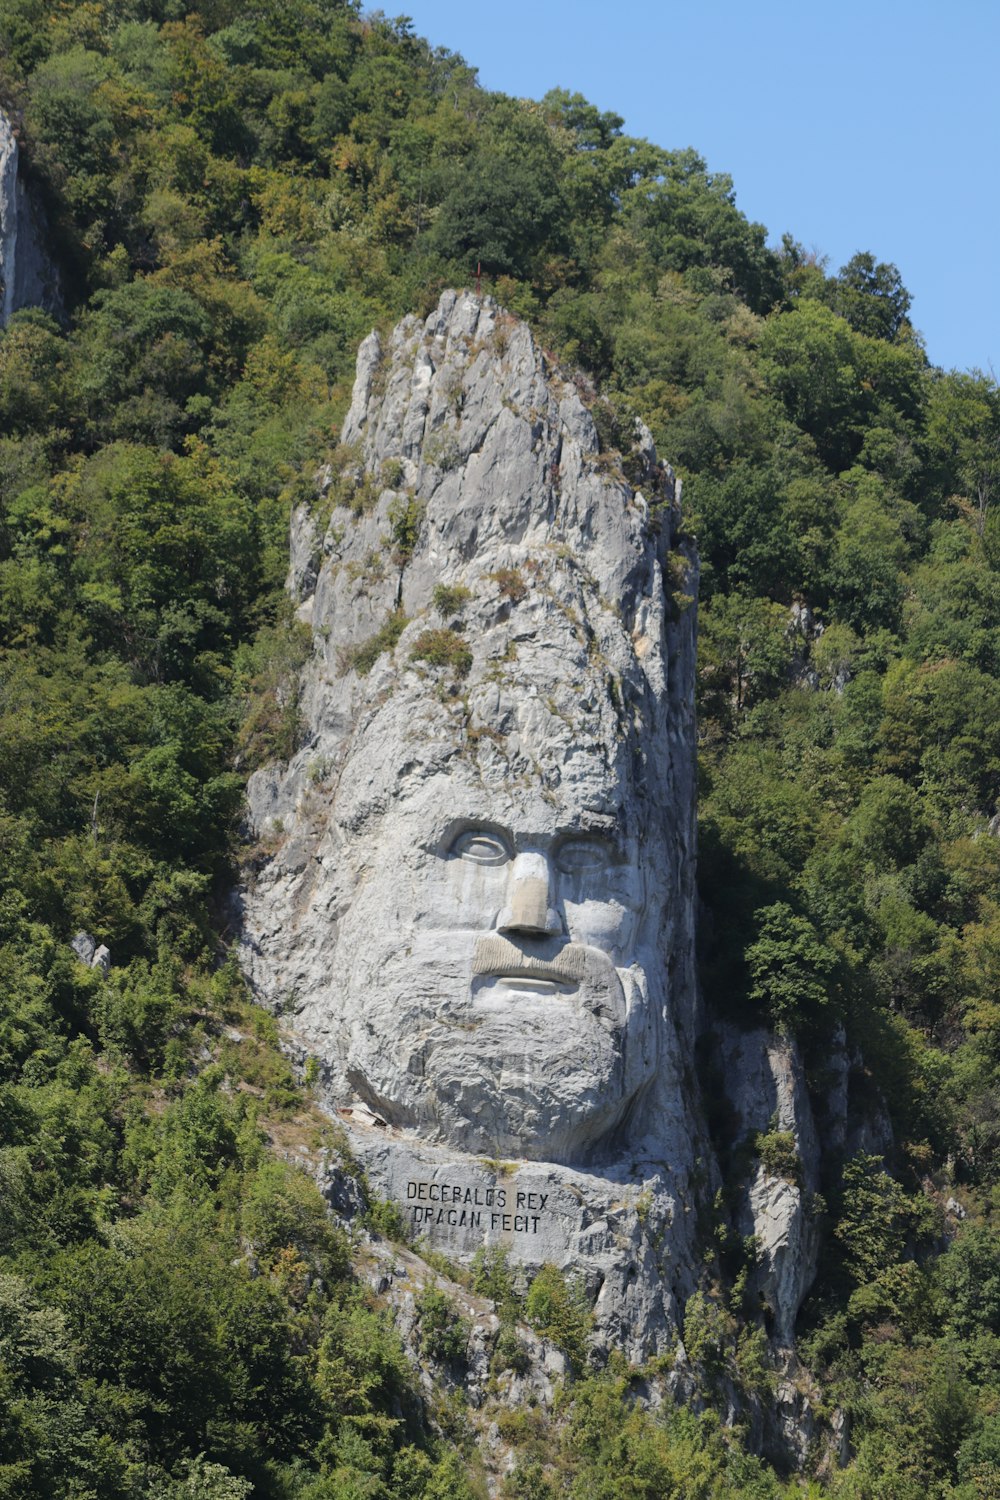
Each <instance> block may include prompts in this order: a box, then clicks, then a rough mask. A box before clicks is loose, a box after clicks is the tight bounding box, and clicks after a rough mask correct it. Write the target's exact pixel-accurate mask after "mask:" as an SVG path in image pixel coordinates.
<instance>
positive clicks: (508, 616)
mask: <svg viewBox="0 0 1000 1500" xmlns="http://www.w3.org/2000/svg"><path fill="white" fill-rule="evenodd" d="M623 467H624V468H627V470H628V477H626V474H625V473H624V472H623ZM320 489H321V492H322V499H321V501H320V503H318V504H316V505H313V506H311V507H308V506H302V507H300V508H299V510H297V511H296V513H295V515H294V517H293V524H292V566H291V579H290V586H291V588H292V591H293V594H294V596H295V598H296V600H297V603H298V607H299V614H300V618H301V619H302V620H304V621H306V622H308V624H309V625H310V626H311V629H312V634H313V652H312V656H311V658H310V660H309V662H308V664H307V666H306V669H305V671H304V674H303V679H302V688H301V713H302V720H303V736H302V745H301V748H300V750H299V751H298V753H297V754H296V755H295V756H294V757H293V759H292V761H291V762H290V763H289V764H288V765H277V766H273V767H268V768H265V769H264V770H263V771H261V772H258V773H257V774H256V775H255V776H254V777H253V778H252V780H251V783H250V788H249V806H250V823H251V832H252V835H253V836H254V837H255V838H256V839H257V840H258V841H259V842H258V853H257V860H256V870H255V873H254V876H253V878H252V879H251V880H250V881H249V882H248V885H247V888H246V890H245V892H244V913H243V930H242V954H243V961H244V965H245V968H246V970H247V972H248V974H249V976H250V977H251V980H252V982H253V984H254V986H255V988H256V990H257V993H258V994H259V995H260V997H261V998H262V999H263V1000H264V1001H265V1003H267V1004H269V1005H270V1006H271V1007H273V1008H274V1009H276V1010H279V1011H280V1012H281V1013H282V1014H283V1015H284V1017H285V1019H286V1023H287V1025H288V1027H289V1032H290V1036H291V1037H292V1039H293V1045H295V1046H297V1047H298V1048H299V1049H300V1051H301V1053H302V1054H309V1055H311V1056H312V1057H313V1058H315V1059H316V1061H317V1063H318V1065H319V1069H320V1076H321V1081H322V1089H323V1093H324V1097H325V1099H326V1102H327V1105H328V1107H329V1108H330V1109H331V1111H336V1112H337V1113H338V1114H339V1116H340V1118H341V1119H342V1120H343V1121H344V1123H345V1125H346V1128H347V1129H348V1132H349V1135H350V1139H351V1144H352V1147H353V1149H354V1150H355V1152H356V1153H357V1155H358V1156H359V1158H360V1159H361V1160H362V1162H363V1163H364V1165H365V1167H366V1170H367V1172H368V1176H369V1180H370V1182H371V1183H372V1185H373V1186H374V1187H375V1188H376V1189H377V1190H378V1191H379V1192H380V1193H381V1194H383V1195H384V1196H385V1197H387V1198H389V1199H390V1200H392V1201H394V1202H395V1203H396V1204H397V1205H398V1206H399V1208H400V1211H401V1212H402V1214H403V1215H404V1217H406V1218H407V1220H408V1221H409V1222H410V1223H411V1225H412V1228H413V1232H414V1234H415V1235H417V1236H422V1237H423V1238H425V1239H426V1240H427V1241H428V1242H429V1243H430V1244H431V1245H432V1246H433V1247H434V1248H436V1249H438V1250H441V1251H444V1252H445V1253H447V1254H448V1255H450V1256H452V1257H454V1258H456V1259H458V1260H468V1259H469V1258H470V1257H471V1255H472V1254H473V1253H474V1252H475V1250H476V1249H477V1248H478V1247H479V1246H480V1245H482V1244H497V1245H503V1246H504V1247H505V1248H506V1249H507V1251H508V1253H509V1255H510V1257H511V1260H512V1261H513V1262H514V1263H520V1264H522V1265H524V1266H525V1267H526V1268H528V1269H529V1270H530V1269H531V1268H532V1267H537V1266H538V1265H540V1264H542V1263H543V1262H545V1261H554V1262H555V1263H557V1264H558V1265H560V1266H562V1267H564V1268H565V1269H567V1270H569V1271H572V1272H573V1273H575V1274H579V1275H581V1276H582V1277H583V1278H584V1280H585V1282H586V1284H587V1286H588V1288H589V1290H590V1293H591V1296H592V1298H593V1299H594V1305H595V1314H596V1318H597V1327H598V1330H599V1337H600V1338H601V1339H603V1340H606V1341H607V1342H609V1343H610V1342H615V1343H618V1344H619V1345H621V1346H622V1347H624V1348H625V1350H626V1352H627V1353H629V1354H630V1355H631V1356H633V1357H635V1358H637V1359H638V1358H642V1357H645V1356H646V1355H648V1354H650V1353H652V1352H654V1351H657V1350H664V1349H667V1348H671V1349H672V1348H673V1347H674V1346H675V1345H676V1342H677V1338H678V1333H679V1330H680V1327H681V1323H682V1310H683V1305H684V1302H685V1301H686V1299H687V1297H688V1296H689V1295H690V1292H691V1291H692V1290H693V1289H694V1286H695V1285H696V1284H697V1281H698V1278H699V1275H700V1272H701V1269H702V1267H703V1264H704V1248H705V1247H704V1243H699V1233H701V1234H702V1236H703V1235H704V1228H705V1226H704V1222H703V1223H702V1224H701V1226H700V1231H699V1228H698V1227H696V1226H698V1221H699V1215H700V1214H701V1215H702V1217H704V1210H705V1209H706V1206H707V1205H708V1204H709V1203H710V1202H711V1200H712V1198H713V1197H714V1195H715V1192H716V1189H717V1187H718V1186H719V1177H718V1172H717V1167H716V1165H715V1162H714V1160H713V1158H712V1153H711V1150H710V1147H709V1145H708V1140H707V1136H706V1133H705V1129H704V1124H703V1117H704V1110H703V1107H702V1101H701V1099H700V1097H699V1090H698V1085H697V1083H696V1078H695V1068H694V1057H695V1044H696V1040H697V1038H698V1036H699V1034H700V1032H701V1030H702V1023H701V1018H700V1015H699V1005H698V996H697V986H696V980H695V971H694V819H695V783H694V761H695V723H694V707H693V704H694V665H695V663H694V649H695V628H694V626H695V607H694V597H693V596H694V595H695V593H696V582H695V580H696V562H695V559H694V556H693V553H692V552H691V549H690V547H689V545H688V544H687V543H686V542H685V540H684V538H683V534H682V530H681V517H680V485H679V483H678V482H677V481H676V480H675V478H674V475H673V473H672V472H671V470H670V469H669V467H667V466H666V465H664V464H662V463H660V462H659V461H658V459H657V457H656V454H655V452H654V451H653V446H652V442H651V440H650V438H649V435H648V433H646V432H645V431H644V430H642V429H639V430H637V432H636V437H635V444H634V448H633V450H632V452H630V453H629V454H627V455H625V457H624V459H623V458H622V457H621V456H620V455H613V454H607V453H602V452H601V451H600V445H599V442H598V436H597V430H596V428H595V424H594V421H593V419H592V416H591V413H590V411H589V410H588V407H587V404H586V402H585V401H584V399H582V396H581V393H580V391H579V390H578V389H577V387H576V386H575V385H574V383H573V382H572V381H571V380H569V379H567V378H566V377H565V376H564V375H562V374H561V373H560V372H559V371H558V370H557V369H556V368H555V367H554V366H553V365H552V363H551V362H550V361H549V360H548V359H547V357H546V356H545V355H544V353H543V352H542V351H541V350H540V349H539V348H538V347H537V345H536V344H535V342H534V340H533V339H532V337H531V334H530V332H529V330H528V329H527V328H526V327H525V326H524V325H523V324H520V323H518V322H517V321H516V320H515V319H513V318H511V317H510V316H509V315H507V314H505V313H504V312H503V311H502V310H501V309H499V308H498V307H497V306H496V305H495V304H493V303H492V302H491V301H490V300H489V299H479V298H476V297H473V296H471V295H469V294H464V295H456V294H455V293H453V292H449V293H445V295H444V296H443V297H442V299H441V302H440V304H439V306H438V308H437V309H436V311H435V312H434V313H432V314H431V316H430V317H429V318H428V319H427V320H426V321H421V320H418V319H417V318H414V317H410V318H407V319H405V320H404V321H403V322H402V323H401V324H400V325H399V327H397V329H396V330H395V331H394V332H393V334H392V335H391V337H390V338H389V339H388V340H385V341H383V340H382V339H381V338H380V337H379V336H378V335H377V334H374V333H373V334H372V335H370V337H369V338H368V339H366V340H365V342H364V344H363V345H362V347H361V350H360V353H359V357H358V368H357V379H356V382H355V386H354V393H353V399H352V403H351V408H350V411H349V413H348V416H347V418H346V421H345V424H344V429H343V434H342V446H341V449H340V450H338V453H337V454H336V455H335V456H334V459H333V461H332V462H331V464H330V465H329V466H328V467H327V469H326V470H325V472H324V474H323V475H322V479H321V485H320ZM717 1051H718V1054H719V1060H720V1064H721V1068H722V1073H723V1075H724V1076H726V1075H728V1079H727V1086H731V1089H732V1092H733V1097H734V1101H735V1103H734V1107H739V1100H740V1098H742V1099H743V1100H744V1103H745V1102H746V1093H747V1087H748V1084H749V1086H750V1088H751V1091H753V1090H754V1089H756V1092H757V1093H759V1095H760V1098H759V1099H758V1100H756V1102H754V1103H753V1104H752V1106H751V1107H750V1108H749V1110H748V1116H749V1117H752V1118H750V1119H749V1124H748V1127H747V1128H748V1129H749V1128H750V1127H751V1126H752V1128H753V1129H754V1130H762V1129H766V1127H767V1122H768V1119H769V1117H770V1116H771V1114H772V1113H773V1111H774V1108H775V1103H774V1098H773V1097H772V1096H774V1095H775V1091H776V1090H777V1094H778V1095H780V1097H781V1099H783V1100H784V1105H783V1106H782V1107H783V1108H784V1109H785V1112H786V1114H787V1115H788V1122H789V1128H790V1129H791V1130H792V1131H793V1132H795V1134H796V1139H797V1140H798V1141H799V1144H800V1147H801V1151H802V1155H803V1157H804V1159H805V1166H804V1171H805V1172H806V1173H807V1174H808V1175H809V1176H810V1180H811V1177H812V1176H814V1175H815V1173H814V1167H815V1157H816V1145H815V1130H814V1128H813V1125H812V1120H811V1115H810V1111H809V1102H808V1098H807V1097H806V1092H805V1088H804V1084H803V1080H802V1078H801V1070H798V1072H797V1071H796V1065H795V1064H794V1062H787V1066H786V1065H785V1064H783V1063H782V1056H783V1054H782V1053H781V1049H780V1048H779V1049H777V1050H776V1048H775V1044H774V1043H773V1039H770V1038H768V1037H766V1036H765V1035H764V1034H763V1033H760V1032H756V1033H750V1034H748V1035H747V1036H746V1037H741V1036H735V1035H734V1036H729V1035H728V1034H725V1035H724V1036H723V1037H722V1039H721V1040H720V1041H718V1043H717ZM786 1061H787V1059H786ZM753 1080H756V1083H754V1082H752V1081H753ZM765 1083H766V1084H767V1087H765ZM757 1084H759V1085H760V1087H759V1089H758V1088H757V1087H756V1085H757ZM762 1110H763V1115H761V1111H762ZM808 1191H809V1186H808V1183H805V1182H804V1183H802V1184H801V1185H799V1186H795V1185H794V1184H790V1183H777V1184H773V1183H769V1182H768V1180H767V1179H766V1177H762V1178H761V1179H760V1180H755V1183H754V1186H753V1190H752V1192H751V1193H749V1194H748V1196H747V1200H746V1203H745V1204H744V1205H743V1207H742V1208H740V1207H739V1206H737V1209H736V1214H737V1218H739V1217H740V1215H742V1216H743V1218H742V1224H741V1227H742V1230H743V1232H744V1233H751V1232H755V1233H756V1234H757V1235H758V1238H759V1240H760V1242H761V1247H762V1266H761V1271H760V1277H761V1282H760V1289H761V1293H762V1295H763V1296H765V1297H767V1298H768V1299H769V1300H770V1301H771V1302H772V1303H773V1305H774V1308H775V1328H776V1334H777V1337H778V1339H779V1341H780V1342H781V1343H784V1344H787V1343H788V1342H789V1340H790V1338H791V1328H792V1325H793V1323H794V1317H795V1312H796V1310H797V1307H798V1304H799V1300H800V1299H801V1296H802V1295H803V1293H804V1291H805V1289H806V1288H807V1287H808V1284H809V1281H810V1279H811V1276H812V1268H813V1261H814V1254H815V1233H814V1231H813V1229H812V1227H811V1224H810V1222H809V1218H808V1201H807V1195H808Z"/></svg>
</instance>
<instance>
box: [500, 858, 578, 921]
mask: <svg viewBox="0 0 1000 1500" xmlns="http://www.w3.org/2000/svg"><path fill="white" fill-rule="evenodd" d="M549 897H550V881H549V862H548V860H547V859H546V858H545V855H544V854H519V855H518V856H517V858H516V859H515V861H514V865H513V868H512V870H511V872H510V881H509V883H508V886H507V905H506V906H505V907H504V909H503V911H502V912H501V913H500V915H499V917H498V918H497V927H498V928H499V930H500V931H501V932H530V933H534V934H536V935H544V936H548V935H549V934H550V933H556V932H561V931H562V923H561V922H560V920H559V915H558V913H557V912H555V911H554V910H553V908H552V907H551V906H550V905H549Z"/></svg>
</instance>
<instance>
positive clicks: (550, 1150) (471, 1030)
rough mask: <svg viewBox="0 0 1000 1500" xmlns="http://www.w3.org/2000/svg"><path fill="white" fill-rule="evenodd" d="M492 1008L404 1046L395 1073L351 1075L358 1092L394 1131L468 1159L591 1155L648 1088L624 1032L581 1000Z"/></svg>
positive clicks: (379, 1070) (529, 998)
mask: <svg viewBox="0 0 1000 1500" xmlns="http://www.w3.org/2000/svg"><path fill="white" fill-rule="evenodd" d="M491 999H492V1000H493V1001H494V1002H495V1003H491V1004H487V1005H483V1004H478V1005H474V1006H473V1008H472V1012H471V1016H472V1019H470V1020H469V1021H468V1022H465V1023H464V1024H455V1023H452V1024H442V1023H441V1022H438V1023H436V1024H431V1025H430V1026H428V1027H426V1029H422V1030H421V1032H420V1033H418V1034H417V1035H415V1036H411V1037H401V1038H399V1040H398V1042H397V1046H396V1049H395V1064H394V1066H393V1067H392V1068H391V1069H390V1068H387V1067H385V1066H384V1061H383V1062H382V1065H380V1061H378V1060H375V1059H372V1060H371V1064H370V1066H368V1067H366V1068H364V1069H355V1070H352V1071H353V1073H354V1081H355V1084H356V1086H359V1092H361V1093H362V1094H364V1095H365V1096H366V1097H367V1099H368V1102H369V1103H370V1104H372V1105H373V1106H374V1107H375V1108H376V1109H377V1110H378V1111H379V1113H381V1114H383V1115H384V1116H385V1117H386V1118H387V1119H388V1120H389V1121H390V1122H391V1123H395V1124H400V1125H404V1126H406V1125H409V1126H414V1127H417V1128H419V1129H420V1130H422V1131H427V1132H428V1133H430V1134H433V1135H434V1136H435V1137H437V1138H438V1139H439V1140H441V1141H444V1142H447V1144H448V1145H450V1146H452V1147H454V1148H455V1149H456V1150H459V1151H464V1152H468V1153H470V1154H474V1155H487V1156H515V1157H526V1158H528V1159H530V1160H543V1161H569V1160H579V1159H581V1158H582V1157H584V1156H587V1155H590V1154H593V1153H594V1151H595V1148H596V1147H597V1146H598V1145H599V1144H600V1143H601V1142H602V1141H603V1140H604V1139H605V1138H606V1137H608V1136H609V1135H611V1134H612V1133H613V1132H614V1130H615V1127H616V1126H617V1125H618V1124H619V1123H620V1122H621V1120H622V1118H623V1117H624V1115H625V1113H626V1111H627V1109H628V1105H629V1103H630V1102H631V1099H632V1097H633V1096H634V1094H635V1093H636V1090H637V1088H638V1086H639V1083H640V1082H641V1081H642V1080H637V1079H636V1078H634V1077H629V1074H630V1072H631V1071H632V1070H630V1069H629V1068H628V1067H627V1065H626V1057H625V1035H624V1030H623V1028H622V1027H620V1026H617V1025H611V1024H609V1023H608V1021H607V1020H606V1019H602V1018H601V1017H599V1016H597V1015H595V1014H594V1013H593V1011H592V1010H591V1009H589V1008H588V1007H587V1006H586V1005H585V1004H584V1002H583V1000H582V999H581V997H580V996H578V995H577V996H572V995H565V994H563V995H559V996H557V997H553V996H547V995H546V996H544V997H539V996H538V995H536V994H532V993H531V991H530V990H527V991H526V992H525V993H524V994H518V993H517V992H516V991H506V992H505V993H503V994H502V995H501V994H500V993H497V994H495V995H494V996H492V997H491ZM402 1080H405V1083H401V1081H402Z"/></svg>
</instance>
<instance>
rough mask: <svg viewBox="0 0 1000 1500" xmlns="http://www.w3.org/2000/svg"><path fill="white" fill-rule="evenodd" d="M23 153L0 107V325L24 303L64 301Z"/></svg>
mask: <svg viewBox="0 0 1000 1500" xmlns="http://www.w3.org/2000/svg"><path fill="white" fill-rule="evenodd" d="M19 156H20V153H19V150H18V144H17V136H16V134H15V131H14V126H13V124H12V122H11V120H10V118H9V117H8V116H7V115H6V114H4V112H3V110H0V327H6V325H7V323H8V322H9V321H10V319H11V316H12V315H13V314H14V313H15V312H17V311H18V310H19V309H20V308H22V307H41V308H44V309H45V310H46V311H47V312H57V311H58V310H59V308H60V305H61V303H60V295H59V284H58V276H57V273H56V270H55V267H54V265H53V263H52V260H51V257H50V256H49V254H48V251H47V249H46V247H45V234H44V225H43V219H42V214H41V210H40V208H39V206H38V204H37V203H36V202H35V200H34V199H33V197H32V195H31V194H30V193H29V192H28V189H27V188H26V186H25V184H24V181H23V179H22V176H21V173H20V171H19V164H20V163H19Z"/></svg>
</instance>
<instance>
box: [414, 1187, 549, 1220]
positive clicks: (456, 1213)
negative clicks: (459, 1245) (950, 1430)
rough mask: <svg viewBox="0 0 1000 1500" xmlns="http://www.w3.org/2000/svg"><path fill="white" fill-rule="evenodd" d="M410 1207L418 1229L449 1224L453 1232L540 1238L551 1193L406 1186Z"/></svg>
mask: <svg viewBox="0 0 1000 1500" xmlns="http://www.w3.org/2000/svg"><path fill="white" fill-rule="evenodd" d="M406 1199H407V1207H408V1208H409V1211H410V1220H411V1222H412V1223H413V1224H414V1225H418V1226H425V1227H426V1226H429V1225H432V1224H433V1225H438V1224H447V1225H448V1226H449V1227H450V1228H453V1229H481V1230H483V1231H484V1232H485V1231H486V1230H489V1231H491V1232H493V1233H496V1232H497V1231H499V1232H501V1233H504V1234H537V1233H538V1226H539V1225H540V1224H541V1222H542V1216H543V1214H544V1213H545V1207H546V1204H547V1203H548V1201H549V1195H548V1193H535V1192H528V1191H521V1190H519V1189H514V1188H502V1187H463V1186H462V1185H461V1184H460V1183H453V1182H423V1181H420V1180H419V1179H415V1178H410V1180H409V1181H408V1182H407V1184H406Z"/></svg>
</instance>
